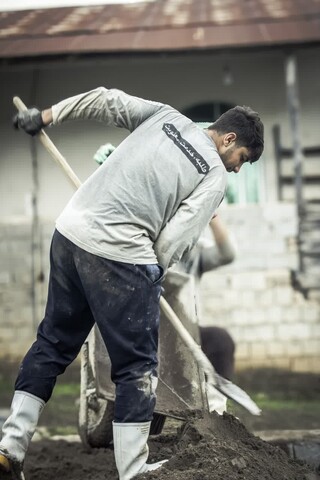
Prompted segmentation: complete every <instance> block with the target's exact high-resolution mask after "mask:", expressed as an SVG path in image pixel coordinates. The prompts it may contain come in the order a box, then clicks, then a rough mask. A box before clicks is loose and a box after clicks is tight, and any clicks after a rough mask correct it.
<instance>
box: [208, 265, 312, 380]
mask: <svg viewBox="0 0 320 480" xmlns="http://www.w3.org/2000/svg"><path fill="white" fill-rule="evenodd" d="M217 285H220V286H221V285H225V288H224V289H221V288H218V289H217V290H216V289H215V288H214V286H217ZM235 286H236V288H235ZM202 298H203V311H202V320H201V323H202V324H204V325H217V326H221V327H224V328H227V330H228V332H229V333H230V334H231V336H232V337H233V339H234V341H235V343H236V366H237V368H238V369H243V368H252V367H258V366H259V367H277V368H284V369H289V370H292V371H307V372H319V369H320V367H319V354H320V303H319V302H317V301H315V300H307V299H305V298H304V297H303V295H302V294H301V293H300V292H297V291H295V290H293V289H292V287H291V285H290V272H289V271H288V270H285V269H279V270H272V271H268V272H267V273H266V271H263V270H261V271H254V272H251V273H250V274H248V273H247V272H239V273H237V274H232V273H224V272H223V271H221V272H218V271H217V272H211V273H207V274H205V276H204V278H203V282H202Z"/></svg>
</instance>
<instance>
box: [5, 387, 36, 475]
mask: <svg viewBox="0 0 320 480" xmlns="http://www.w3.org/2000/svg"><path fill="white" fill-rule="evenodd" d="M44 405H45V402H44V401H43V400H41V399H40V398H38V397H35V396H34V395H31V394H30V393H27V392H20V391H16V392H15V393H14V396H13V399H12V404H11V412H10V415H9V417H8V418H7V420H6V421H5V423H4V424H3V426H2V438H1V441H0V472H1V471H4V472H11V475H12V478H13V479H17V480H24V475H23V462H24V457H25V454H26V451H27V449H28V447H29V443H30V441H31V438H32V436H33V434H34V432H35V429H36V426H37V424H38V420H39V417H40V414H41V412H42V410H43V407H44Z"/></svg>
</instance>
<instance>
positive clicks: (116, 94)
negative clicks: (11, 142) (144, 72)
mask: <svg viewBox="0 0 320 480" xmlns="http://www.w3.org/2000/svg"><path fill="white" fill-rule="evenodd" d="M162 106H163V104H162V103H158V102H152V101H150V100H144V99H143V98H138V97H134V96H132V95H128V94H127V93H125V92H122V91H121V90H117V89H107V88H104V87H99V88H96V89H95V90H91V91H89V92H85V93H81V94H80V95H75V96H74V97H69V98H66V99H65V100H62V101H61V102H59V103H57V104H56V105H53V106H52V107H51V108H48V109H46V110H43V111H42V112H40V111H39V110H38V109H36V108H32V109H28V110H26V111H24V112H20V113H18V114H17V115H16V116H15V118H14V125H15V126H16V127H17V128H21V129H23V130H25V131H26V132H27V133H29V134H30V135H35V134H36V133H38V132H39V131H40V130H41V128H43V127H46V126H47V125H49V124H50V123H53V124H54V125H58V124H60V123H62V122H65V121H68V120H96V121H99V122H104V123H106V124H108V125H114V126H116V127H122V128H126V129H128V130H130V131H131V132H132V131H133V130H135V128H137V127H138V126H139V125H140V124H141V123H142V122H144V120H146V119H147V118H149V117H150V116H152V115H153V114H154V113H156V112H157V111H158V110H160V109H161V108H162Z"/></svg>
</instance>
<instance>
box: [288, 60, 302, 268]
mask: <svg viewBox="0 0 320 480" xmlns="http://www.w3.org/2000/svg"><path fill="white" fill-rule="evenodd" d="M285 70H286V85H287V103H288V110H289V119H290V126H291V133H292V145H293V156H294V171H295V198H296V205H297V215H298V248H299V264H300V265H299V270H300V271H303V264H302V259H301V253H300V252H301V249H300V247H301V245H300V240H301V235H300V233H301V232H300V230H301V215H303V212H302V210H303V192H302V187H303V185H302V157H303V153H302V146H301V132H300V105H299V95H298V85H297V84H298V82H297V59H296V57H295V55H294V54H290V55H288V57H287V59H286V64H285Z"/></svg>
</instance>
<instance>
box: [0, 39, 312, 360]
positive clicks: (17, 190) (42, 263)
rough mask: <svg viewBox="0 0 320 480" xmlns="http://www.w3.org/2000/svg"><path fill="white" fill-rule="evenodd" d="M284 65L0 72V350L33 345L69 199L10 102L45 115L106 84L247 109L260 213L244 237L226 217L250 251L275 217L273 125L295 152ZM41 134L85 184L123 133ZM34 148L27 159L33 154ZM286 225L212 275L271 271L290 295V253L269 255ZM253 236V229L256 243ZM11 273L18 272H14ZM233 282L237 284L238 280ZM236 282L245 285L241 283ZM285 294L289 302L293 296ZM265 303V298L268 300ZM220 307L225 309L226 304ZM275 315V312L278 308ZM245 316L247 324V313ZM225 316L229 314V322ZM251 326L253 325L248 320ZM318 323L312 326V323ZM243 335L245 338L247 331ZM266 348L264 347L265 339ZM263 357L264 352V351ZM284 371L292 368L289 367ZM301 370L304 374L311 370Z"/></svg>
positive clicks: (181, 103) (248, 62)
mask: <svg viewBox="0 0 320 480" xmlns="http://www.w3.org/2000/svg"><path fill="white" fill-rule="evenodd" d="M319 52H320V49H319V48H318V49H309V50H301V51H298V52H297V56H298V67H299V87H300V88H299V90H300V99H301V128H302V135H303V143H304V145H313V144H317V143H319V136H318V116H319V111H320V91H319V90H320V81H319V80H320V64H319V62H316V61H315V59H316V58H319ZM284 60H285V55H284V54H283V52H281V51H277V50H273V51H268V52H267V51H265V52H263V51H261V52H246V53H245V52H237V53H221V52H220V53H211V54H207V53H193V54H188V55H181V56H179V57H176V56H166V55H163V56H162V57H157V56H154V57H148V58H142V57H141V58H134V57H132V58H131V59H130V58H124V57H119V58H114V59H104V60H102V59H101V60H99V62H96V63H92V62H89V61H87V62H81V63H80V62H77V63H75V62H73V61H72V59H70V60H67V61H61V62H58V61H56V62H52V63H51V64H49V63H47V62H40V61H39V62H37V64H34V65H32V66H31V65H30V66H28V67H26V66H10V67H7V68H6V67H4V66H2V67H1V70H0V80H1V86H2V88H1V97H2V101H1V107H2V108H1V109H0V142H1V152H0V192H1V202H0V219H1V222H0V230H1V236H0V240H1V244H0V245H1V248H0V263H1V265H2V267H1V274H0V332H1V334H0V349H1V351H2V352H7V353H9V354H10V353H12V354H18V355H19V354H21V352H22V351H24V349H25V347H26V345H27V344H28V343H29V341H31V339H32V337H33V334H34V331H33V330H34V324H35V323H37V322H38V321H39V320H40V319H41V315H42V312H43V307H44V301H45V296H46V281H47V273H48V271H47V259H48V248H49V241H50V235H51V232H52V230H53V228H54V219H55V218H56V217H57V215H58V214H59V213H60V211H61V210H62V209H63V207H64V205H65V204H66V202H67V201H68V199H69V198H70V196H71V195H72V192H73V189H72V187H71V186H70V184H69V183H68V181H67V180H66V179H65V177H64V174H63V173H62V172H61V171H60V170H59V168H58V167H57V165H56V164H55V163H54V162H53V161H52V160H51V159H50V157H49V156H48V154H47V153H46V152H45V150H44V149H43V147H42V145H40V144H38V142H37V141H33V140H31V139H30V138H29V137H28V136H26V135H25V134H23V133H22V132H15V131H14V130H13V128H12V126H11V117H12V115H13V114H14V112H15V109H14V107H13V105H12V97H13V96H14V95H19V96H20V97H21V98H22V99H23V101H24V102H25V103H26V104H27V105H28V106H31V105H36V106H38V107H40V108H44V107H47V106H50V105H51V104H53V103H56V102H57V101H59V100H60V99H62V98H65V97H67V96H70V95H74V94H77V93H80V92H83V91H86V90H89V89H91V88H95V87H97V86H100V85H103V86H107V87H116V88H120V89H123V90H125V91H127V92H128V93H131V94H133V95H137V96H142V97H145V98H150V99H154V100H159V101H162V102H166V103H169V104H171V105H173V106H175V107H176V108H178V109H183V108H186V107H189V106H191V105H193V104H196V103H200V102H206V101H217V102H228V103H234V104H244V105H250V106H251V107H252V108H253V109H255V110H257V111H258V112H259V113H260V115H261V117H262V119H263V121H264V124H265V137H266V144H265V152H264V154H263V159H262V161H261V170H262V172H263V177H264V183H263V182H262V185H261V188H262V187H263V188H262V190H263V194H262V204H261V205H260V207H259V208H260V209H261V210H260V211H259V209H258V210H256V211H255V213H254V212H253V211H252V210H250V208H249V210H247V211H246V210H245V208H246V207H241V208H243V209H244V210H242V212H241V213H242V215H243V218H250V219H251V220H250V226H248V225H247V224H246V222H243V223H242V224H241V228H240V227H239V225H238V223H237V222H238V221H239V220H238V213H237V214H236V215H235V216H233V215H232V214H230V218H229V217H228V219H229V222H230V226H231V228H234V229H235V230H237V231H240V230H241V231H242V234H243V238H242V237H241V242H242V241H244V242H246V245H248V246H250V244H251V242H250V240H251V238H252V235H255V232H256V231H257V229H262V230H263V229H264V228H265V225H267V220H266V218H265V215H266V212H269V213H268V215H270V217H271V218H272V209H273V207H274V205H276V204H275V201H276V200H277V199H276V182H275V164H274V155H273V144H272V136H271V128H272V126H273V125H274V124H275V123H279V124H280V125H281V130H282V138H283V139H284V140H285V145H286V146H291V143H292V142H291V133H290V129H289V121H288V114H287V107H286V88H285V73H284ZM226 66H227V67H228V68H229V70H230V72H231V74H232V77H233V83H232V85H225V84H224V82H223V71H224V68H225V67H226ZM47 131H48V134H49V136H50V137H51V138H52V140H53V141H54V143H55V144H56V146H57V147H58V149H59V150H60V151H61V152H62V153H63V155H64V156H65V157H66V158H67V160H68V162H69V163H70V165H71V166H72V168H73V169H74V170H75V172H76V173H77V175H78V176H79V177H80V179H81V180H82V181H83V180H85V179H86V178H87V177H88V176H89V175H90V173H92V172H93V171H94V169H95V168H97V167H96V165H95V163H94V161H93V160H92V157H93V155H94V153H95V151H96V149H97V148H98V147H99V146H100V145H101V144H103V143H106V142H112V143H113V144H115V145H117V144H119V143H120V142H121V140H122V139H123V138H124V137H125V135H126V134H127V133H126V132H125V131H122V130H119V129H115V128H106V127H105V126H104V125H101V124H98V123H89V122H79V123H70V124H65V125H63V126H59V127H55V128H52V129H50V128H49V129H48V130H47ZM32 142H33V146H34V149H33V150H34V151H33V150H32V148H31V145H32ZM35 160H37V162H38V171H37V175H38V177H37V182H35V180H34V174H35V171H34V169H33V168H32V163H34V162H35ZM249 168H250V167H249ZM34 193H36V199H37V206H38V213H39V221H40V232H42V238H41V239H40V238H39V233H37V236H36V241H35V244H34V245H33V253H34V259H33V261H32V258H31V256H30V252H31V249H32V236H31V233H32V229H31V227H32V211H33V209H32V197H33V195H34ZM257 208H258V207H257ZM276 208H278V207H276ZM225 212H226V214H227V212H235V210H234V209H232V208H231V207H227V208H226V209H225ZM247 212H248V213H247ZM288 215H289V216H290V219H291V220H292V222H291V223H292V225H295V211H294V209H293V208H292V207H290V206H289V210H288ZM232 218H233V219H232ZM276 218H278V217H276ZM283 221H284V219H283V217H281V218H278V225H277V227H276V226H275V227H274V228H275V233H274V235H271V236H270V243H266V242H265V241H264V240H265V238H264V237H263V235H261V236H259V241H260V242H262V243H261V245H260V247H259V246H257V248H255V247H254V248H253V247H252V248H251V247H250V248H249V253H250V254H248V251H246V252H245V255H243V256H242V258H241V259H240V260H239V262H238V263H237V264H235V265H234V266H230V267H228V268H229V270H228V273H224V272H225V271H224V270H223V271H221V273H219V272H216V273H214V274H210V275H218V276H219V275H221V278H222V277H223V276H224V275H228V276H230V275H231V276H232V278H233V275H242V274H243V275H247V274H248V272H250V274H251V273H252V272H253V270H254V271H255V272H256V271H257V270H258V271H259V272H260V273H259V275H262V276H267V277H268V278H270V275H272V272H273V271H274V272H275V275H277V273H276V272H278V271H279V268H281V270H282V272H285V273H284V274H283V275H284V276H285V277H286V278H287V282H286V285H287V287H286V288H288V289H291V287H290V286H289V285H290V282H289V271H290V268H292V266H293V264H295V262H296V253H295V252H292V251H290V252H289V253H288V251H286V250H285V249H284V250H282V251H281V249H280V251H276V252H274V249H277V248H280V247H279V242H278V243H277V241H276V237H277V236H278V235H280V238H282V237H281V225H282V224H283ZM255 222H256V223H255ZM33 226H34V224H33ZM239 228H240V230H239ZM250 229H253V231H254V234H253V233H252V230H250ZM294 235H295V232H291V234H290V237H291V240H288V242H289V243H288V245H289V247H290V242H292V241H293V240H292V239H294ZM248 240H249V241H248ZM33 243H34V242H33ZM256 243H258V242H256ZM280 243H281V241H280ZM277 245H278V246H277ZM259 248H260V250H261V251H263V252H265V257H264V256H263V255H260V253H258V252H257V249H258V250H259ZM290 248H291V247H290ZM266 252H268V254H266ZM274 255H276V256H277V257H278V260H279V262H280V264H281V265H280V267H279V265H275V264H274V262H272V261H271V259H272V258H274ZM35 262H36V264H37V268H36V270H37V269H38V270H37V271H36V272H35V274H34V275H33V274H32V271H33V270H32V268H33V264H34V263H35ZM252 263H255V265H253V264H252ZM13 265H16V266H15V267H13ZM17 268H18V270H17ZM40 270H41V272H42V273H44V275H45V278H44V282H42V281H38V280H37V278H36V277H37V275H38V274H39V271H40ZM41 272H40V273H41ZM270 272H271V273H270ZM32 275H33V277H34V278H35V279H36V288H35V289H34V288H33V287H32V284H31V283H32V282H31V280H32ZM281 275H282V274H281ZM40 277H41V275H40ZM219 278H220V277H219ZM223 278H224V277H223ZM228 278H229V277H228ZM230 278H231V277H230ZM234 278H239V277H236V276H235V277H234ZM239 281H240V283H242V282H241V279H240V280H239ZM265 282H266V280H265ZM222 285H223V282H222V284H221V286H220V282H216V281H215V282H214V292H215V294H216V292H217V290H220V293H221V295H224V294H227V293H226V290H225V289H224V288H223V287H222ZM264 285H266V290H268V289H269V287H270V285H269V283H264ZM210 289H211V287H210V285H209V286H206V287H205V291H206V292H207V293H206V311H208V312H209V313H208V316H207V317H206V320H205V321H207V320H208V317H209V316H210V312H211V311H212V310H213V311H215V309H216V308H217V307H216V302H215V301H214V299H212V300H210V298H211V290H210ZM240 290H241V288H240V285H239V284H238V283H237V282H236V281H232V291H229V293H228V294H230V295H237V294H239V295H240V297H241V298H242V293H243V292H242V291H241V292H240ZM253 290H254V289H253ZM250 291H251V290H250V288H248V292H246V293H245V297H246V300H243V301H246V302H247V303H248V302H249V300H248V299H249V296H250V293H249V292H250ZM235 292H236V293H235ZM270 295H271V294H269V296H270ZM272 295H273V294H272ZM272 295H271V296H272ZM292 295H295V294H294V293H293V291H292ZM267 296H268V293H266V297H267ZM31 297H32V298H33V301H34V299H35V298H36V300H37V308H36V309H34V308H33V309H32V302H31V300H32V298H31ZM250 299H251V300H250V302H251V301H252V308H254V305H255V304H257V308H259V304H258V303H259V302H257V296H255V295H251V296H250ZM272 299H273V300H272V302H273V303H275V300H274V297H273V296H272ZM241 301H242V300H241ZM264 301H266V300H264ZM226 302H227V304H229V303H228V302H229V300H226ZM305 302H306V303H305V307H304V308H305V309H306V310H308V308H309V303H308V301H305ZM236 303H237V302H236ZM275 307H277V305H276V304H275ZM230 308H231V307H230ZM279 308H281V309H285V308H286V307H285V306H284V305H282V306H281V305H279ZM310 309H311V311H312V312H315V307H314V303H312V305H311V304H310ZM238 310H239V308H237V305H234V306H233V307H232V315H231V317H232V318H235V323H236V324H237V326H238V330H234V329H235V325H233V324H231V323H230V324H228V327H230V329H231V330H232V333H234V334H235V333H237V332H239V331H240V330H241V328H240V326H239V325H240V324H241V315H242V314H241V315H240V314H239V315H240V317H237V312H238ZM229 313H230V312H229ZM311 315H314V316H315V315H316V314H315V313H312V314H311ZM242 316H243V318H244V317H245V315H244V314H243V315H242ZM231 317H230V315H229V314H228V318H231ZM249 317H250V318H252V317H253V315H251V316H249ZM220 321H221V322H222V320H220ZM217 322H218V320H217ZM275 323H276V322H275ZM315 324H317V325H319V315H318V317H317V322H315ZM28 325H29V327H28ZM246 325H247V324H246ZM315 328H316V327H315ZM246 329H247V330H246ZM246 329H243V330H241V335H240V336H239V337H238V338H236V340H237V343H238V342H244V343H243V345H245V339H243V335H244V333H243V332H245V331H248V332H249V331H250V328H249V327H248V326H246ZM22 332H24V333H22ZM18 333H19V334H18ZM250 334H251V337H252V330H251V331H250ZM248 335H249V333H248ZM314 335H315V333H314V331H313V337H310V341H311V338H312V340H313V341H314V338H315V336H314ZM10 336H11V337H14V339H15V342H12V343H11V342H10V341H7V339H8V338H9V337H10ZM236 336H237V335H236ZM257 338H260V337H257ZM265 341H266V342H268V339H267V336H266V338H265ZM297 341H299V340H297ZM303 341H304V344H303V345H304V347H303V348H304V349H305V351H306V352H307V350H308V349H307V342H308V340H307V339H306V338H304V340H303ZM281 342H282V343H283V344H284V343H285V339H282V340H281ZM239 345H240V343H239ZM241 348H242V352H244V351H246V348H245V347H241V346H239V350H238V351H239V352H240V351H241V350H240V349H241ZM256 348H257V347H256V346H252V348H251V351H253V349H256ZM265 349H266V351H267V347H265ZM306 354H307V353H306ZM239 355H240V353H239ZM241 355H242V357H241V358H242V360H241V361H242V362H243V365H245V362H246V358H248V359H249V358H250V361H251V360H252V358H257V357H256V356H253V355H252V354H250V355H248V356H247V357H245V355H244V354H241ZM268 355H269V354H268ZM268 355H266V356H265V361H266V362H267V363H268V362H269V356H268ZM260 357H261V355H260ZM260 357H259V358H260ZM260 360H261V358H260ZM260 360H259V361H260ZM263 361H264V360H263ZM291 367H292V368H295V367H294V366H293V364H291ZM308 368H311V367H310V365H309V367H308Z"/></svg>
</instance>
